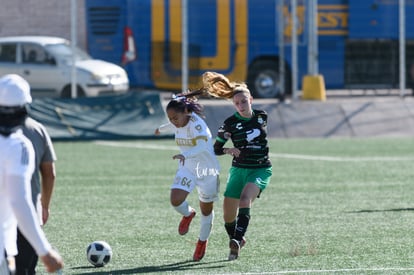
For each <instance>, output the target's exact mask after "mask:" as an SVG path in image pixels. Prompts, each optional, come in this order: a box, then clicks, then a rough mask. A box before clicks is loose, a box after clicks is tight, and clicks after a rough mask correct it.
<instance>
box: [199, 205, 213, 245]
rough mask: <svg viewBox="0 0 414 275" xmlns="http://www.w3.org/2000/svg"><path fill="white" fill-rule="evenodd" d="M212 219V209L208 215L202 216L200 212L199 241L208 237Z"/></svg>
mask: <svg viewBox="0 0 414 275" xmlns="http://www.w3.org/2000/svg"><path fill="white" fill-rule="evenodd" d="M213 220H214V210H213V211H212V212H211V214H210V215H208V216H204V215H203V214H201V221H200V225H201V227H200V237H199V239H200V241H205V240H207V239H208V237H210V233H211V228H212V227H213Z"/></svg>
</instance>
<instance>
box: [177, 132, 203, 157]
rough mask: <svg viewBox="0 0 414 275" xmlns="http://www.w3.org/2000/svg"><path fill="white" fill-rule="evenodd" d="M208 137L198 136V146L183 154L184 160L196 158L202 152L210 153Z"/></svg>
mask: <svg viewBox="0 0 414 275" xmlns="http://www.w3.org/2000/svg"><path fill="white" fill-rule="evenodd" d="M207 139H208V138H207V137H206V136H197V137H195V142H196V145H195V146H194V147H193V148H191V149H190V150H188V151H186V152H184V153H182V155H183V156H184V158H190V157H195V156H197V155H198V154H200V153H201V152H204V151H208V147H207V146H208V145H207Z"/></svg>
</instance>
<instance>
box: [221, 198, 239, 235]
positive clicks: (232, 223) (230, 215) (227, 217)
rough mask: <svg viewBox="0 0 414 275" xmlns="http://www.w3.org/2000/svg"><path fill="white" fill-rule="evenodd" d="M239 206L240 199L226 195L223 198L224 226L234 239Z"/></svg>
mask: <svg viewBox="0 0 414 275" xmlns="http://www.w3.org/2000/svg"><path fill="white" fill-rule="evenodd" d="M238 208H239V199H235V198H229V197H224V200H223V218H224V228H225V229H226V232H227V235H229V238H230V239H232V238H233V237H234V232H235V230H236V217H237V210H238Z"/></svg>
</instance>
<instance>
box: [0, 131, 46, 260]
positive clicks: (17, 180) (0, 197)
mask: <svg viewBox="0 0 414 275" xmlns="http://www.w3.org/2000/svg"><path fill="white" fill-rule="evenodd" d="M33 171H34V150H33V146H32V144H31V143H30V141H29V140H28V139H27V138H26V137H24V135H23V134H22V132H21V131H18V132H16V133H13V134H11V135H10V136H8V137H5V136H2V135H0V225H1V227H0V230H1V234H0V251H1V253H0V265H1V263H2V262H3V261H4V253H3V251H4V250H5V249H7V250H10V251H13V249H14V248H13V247H6V243H7V244H8V245H10V243H13V242H11V241H10V239H9V238H15V236H13V235H12V234H10V232H13V231H14V232H16V230H17V228H14V230H10V224H13V221H11V220H10V219H12V218H16V220H17V222H18V225H19V228H20V230H21V231H22V233H23V234H24V235H25V236H26V238H27V239H28V240H29V242H30V243H31V244H32V246H33V247H34V249H35V250H36V253H37V254H38V255H40V256H42V255H45V254H46V253H47V252H48V251H49V250H50V248H51V246H50V244H49V243H48V241H47V240H46V237H45V235H44V233H43V231H42V229H41V227H40V225H39V222H38V219H37V216H36V212H35V209H34V207H33V203H32V200H31V188H30V180H31V177H32V174H33ZM10 213H13V215H11V214H10ZM7 227H8V229H7V230H6V228H7ZM14 227H15V225H14ZM7 232H9V233H7ZM6 239H7V242H6ZM14 243H15V242H14Z"/></svg>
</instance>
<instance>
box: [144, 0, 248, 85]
mask: <svg viewBox="0 0 414 275" xmlns="http://www.w3.org/2000/svg"><path fill="white" fill-rule="evenodd" d="M169 1H170V2H169V3H170V5H169V7H170V9H169V10H168V11H167V10H166V7H165V4H164V0H153V1H152V7H151V10H152V14H151V26H152V45H151V47H152V56H151V74H152V79H153V81H154V84H155V86H156V87H158V88H166V89H177V90H179V89H180V87H181V76H180V75H175V76H173V75H171V74H169V73H168V72H167V70H166V64H165V63H166V62H168V65H167V66H169V68H170V69H172V70H175V71H179V72H180V69H181V41H182V35H181V0H169ZM230 1H231V0H216V6H217V11H216V12H217V14H216V18H217V26H219V28H218V29H217V34H216V49H217V52H216V55H215V56H212V57H211V56H210V57H198V58H190V59H189V61H188V62H189V69H190V70H197V69H199V70H214V71H220V70H223V71H226V70H230V69H231V68H232V67H233V68H234V70H233V71H232V73H231V74H227V75H228V76H229V77H237V78H236V79H245V77H246V75H245V74H246V73H245V68H246V66H247V64H246V59H247V3H246V1H247V0H237V1H235V4H234V5H235V16H234V18H235V20H236V21H237V22H236V24H235V28H236V30H235V40H236V44H237V47H236V52H235V53H234V54H233V55H232V54H231V51H232V48H233V47H232V45H230V37H231V33H230V32H231V28H230V26H231V22H230V19H231V16H230ZM167 13H168V14H169V18H170V21H169V22H168V23H169V26H170V28H169V30H170V32H169V37H170V41H169V42H170V43H166V30H165V24H166V14H167ZM189 24H191V23H189ZM167 45H168V46H169V48H168V49H167V48H166V47H167ZM165 51H168V52H169V60H166V57H165V56H164V53H165ZM232 56H233V57H234V61H233V62H234V63H232V60H231V59H230V58H231V57H232ZM241 77H242V78H241ZM189 82H190V83H201V79H200V77H199V76H197V77H191V76H190V80H189Z"/></svg>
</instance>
